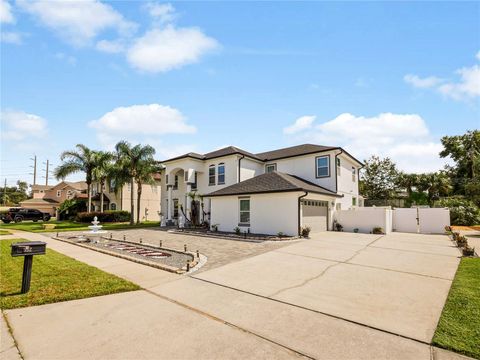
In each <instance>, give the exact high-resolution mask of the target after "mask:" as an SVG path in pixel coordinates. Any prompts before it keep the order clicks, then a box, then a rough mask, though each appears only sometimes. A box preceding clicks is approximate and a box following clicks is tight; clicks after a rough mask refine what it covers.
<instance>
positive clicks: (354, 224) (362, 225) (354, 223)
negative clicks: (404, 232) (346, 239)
mask: <svg viewBox="0 0 480 360" xmlns="http://www.w3.org/2000/svg"><path fill="white" fill-rule="evenodd" d="M334 218H335V220H336V221H337V223H339V224H341V225H342V226H343V231H347V232H353V229H355V228H357V229H358V231H359V232H361V233H370V232H371V231H372V230H373V228H374V227H377V226H380V227H381V228H382V229H383V231H384V232H385V233H387V234H389V233H391V232H392V210H390V209H386V208H375V207H364V208H354V209H350V210H340V211H335V212H334Z"/></svg>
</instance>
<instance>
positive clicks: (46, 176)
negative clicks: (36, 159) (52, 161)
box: [45, 160, 48, 186]
mask: <svg viewBox="0 0 480 360" xmlns="http://www.w3.org/2000/svg"><path fill="white" fill-rule="evenodd" d="M45 186H48V160H47V169H46V170H45Z"/></svg>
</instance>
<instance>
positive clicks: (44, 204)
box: [20, 181, 87, 216]
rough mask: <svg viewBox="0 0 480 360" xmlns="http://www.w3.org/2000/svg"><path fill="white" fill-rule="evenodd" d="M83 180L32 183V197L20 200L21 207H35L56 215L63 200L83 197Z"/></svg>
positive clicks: (84, 188)
mask: <svg viewBox="0 0 480 360" xmlns="http://www.w3.org/2000/svg"><path fill="white" fill-rule="evenodd" d="M86 191H87V183H86V182H85V181H77V182H69V181H62V182H60V183H58V184H57V185H53V186H50V185H32V199H28V200H25V201H22V202H20V206H21V207H25V208H30V209H37V210H40V211H43V212H47V213H49V214H50V215H52V216H56V215H57V214H56V213H57V209H58V207H59V206H60V204H62V203H63V202H64V201H65V200H69V199H74V198H83V197H84V196H85V195H86Z"/></svg>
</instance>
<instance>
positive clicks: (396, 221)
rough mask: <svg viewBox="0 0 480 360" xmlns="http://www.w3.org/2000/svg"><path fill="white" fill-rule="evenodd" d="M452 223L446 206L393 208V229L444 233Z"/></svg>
mask: <svg viewBox="0 0 480 360" xmlns="http://www.w3.org/2000/svg"><path fill="white" fill-rule="evenodd" d="M449 225H450V211H449V210H448V209H446V208H404V209H402V208H400V209H394V210H393V231H399V232H410V233H421V234H442V233H444V231H445V226H449Z"/></svg>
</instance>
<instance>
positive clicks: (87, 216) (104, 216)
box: [75, 210, 130, 223]
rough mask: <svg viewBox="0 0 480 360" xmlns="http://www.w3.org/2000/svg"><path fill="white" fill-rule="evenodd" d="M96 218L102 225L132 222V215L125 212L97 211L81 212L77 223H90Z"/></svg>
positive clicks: (76, 218)
mask: <svg viewBox="0 0 480 360" xmlns="http://www.w3.org/2000/svg"><path fill="white" fill-rule="evenodd" d="M95 216H96V217H97V219H98V221H100V222H101V223H102V222H103V223H108V222H126V221H130V213H129V212H128V211H123V210H108V211H105V212H103V213H101V212H97V211H92V212H79V213H78V214H77V216H76V217H75V221H78V222H82V223H89V222H92V221H93V218H94V217H95Z"/></svg>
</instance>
